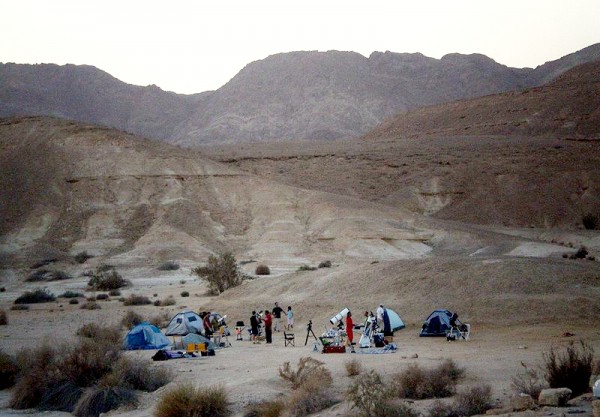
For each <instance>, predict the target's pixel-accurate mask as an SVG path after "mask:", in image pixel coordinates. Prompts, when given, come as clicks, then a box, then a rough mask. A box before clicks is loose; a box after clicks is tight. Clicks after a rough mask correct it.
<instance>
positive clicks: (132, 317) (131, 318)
mask: <svg viewBox="0 0 600 417" xmlns="http://www.w3.org/2000/svg"><path fill="white" fill-rule="evenodd" d="M143 321H144V318H143V317H142V316H141V315H139V314H138V313H136V312H135V311H133V310H129V311H127V313H125V315H124V316H123V318H122V319H121V325H122V326H123V327H125V328H126V329H131V328H133V327H135V326H137V325H138V324H140V323H141V322H143Z"/></svg>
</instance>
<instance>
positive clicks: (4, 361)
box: [0, 350, 19, 390]
mask: <svg viewBox="0 0 600 417" xmlns="http://www.w3.org/2000/svg"><path fill="white" fill-rule="evenodd" d="M18 373H19V367H18V365H17V361H16V360H15V359H14V358H13V357H12V356H10V355H9V354H7V353H4V352H3V351H2V350H0V390H3V389H6V388H10V387H12V386H13V385H15V381H16V378H17V374H18Z"/></svg>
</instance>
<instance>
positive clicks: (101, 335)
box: [76, 322, 121, 344]
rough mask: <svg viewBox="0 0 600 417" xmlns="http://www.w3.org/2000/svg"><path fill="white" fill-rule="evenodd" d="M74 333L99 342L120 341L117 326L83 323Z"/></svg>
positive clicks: (116, 342)
mask: <svg viewBox="0 0 600 417" xmlns="http://www.w3.org/2000/svg"><path fill="white" fill-rule="evenodd" d="M76 334H77V336H81V337H85V338H88V339H95V340H97V341H99V342H100V343H111V344H118V343H120V341H121V332H120V331H119V329H118V328H117V327H114V326H103V325H100V324H96V323H94V322H91V323H86V324H84V325H83V326H81V327H80V328H79V329H78V330H77V332H76Z"/></svg>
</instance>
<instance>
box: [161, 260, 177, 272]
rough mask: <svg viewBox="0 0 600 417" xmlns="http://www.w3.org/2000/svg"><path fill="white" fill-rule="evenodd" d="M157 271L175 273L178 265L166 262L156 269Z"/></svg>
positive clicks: (173, 262)
mask: <svg viewBox="0 0 600 417" xmlns="http://www.w3.org/2000/svg"><path fill="white" fill-rule="evenodd" d="M157 269H158V270H159V271H177V270H178V269H179V265H178V264H177V263H175V261H167V262H165V263H164V264H162V265H161V266H159V267H158V268H157Z"/></svg>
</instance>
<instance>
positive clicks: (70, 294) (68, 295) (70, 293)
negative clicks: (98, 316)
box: [58, 290, 83, 298]
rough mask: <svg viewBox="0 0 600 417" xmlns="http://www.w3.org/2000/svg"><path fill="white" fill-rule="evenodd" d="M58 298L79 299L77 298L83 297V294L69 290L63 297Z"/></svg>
mask: <svg viewBox="0 0 600 417" xmlns="http://www.w3.org/2000/svg"><path fill="white" fill-rule="evenodd" d="M58 297H59V298H77V297H83V294H82V293H80V292H75V291H71V290H67V291H65V292H63V293H62V294H61V295H59V296H58Z"/></svg>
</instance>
